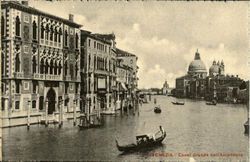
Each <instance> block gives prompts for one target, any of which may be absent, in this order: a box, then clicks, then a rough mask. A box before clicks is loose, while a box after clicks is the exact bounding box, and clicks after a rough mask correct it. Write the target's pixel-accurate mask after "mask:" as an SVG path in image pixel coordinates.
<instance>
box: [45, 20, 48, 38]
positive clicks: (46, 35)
mask: <svg viewBox="0 0 250 162" xmlns="http://www.w3.org/2000/svg"><path fill="white" fill-rule="evenodd" d="M45 39H46V40H49V25H48V24H47V25H46V36H45Z"/></svg>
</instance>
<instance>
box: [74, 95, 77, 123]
mask: <svg viewBox="0 0 250 162" xmlns="http://www.w3.org/2000/svg"><path fill="white" fill-rule="evenodd" d="M76 103H77V99H75V100H74V105H73V109H74V114H73V120H74V121H73V123H74V126H75V125H76Z"/></svg>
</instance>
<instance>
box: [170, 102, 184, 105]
mask: <svg viewBox="0 0 250 162" xmlns="http://www.w3.org/2000/svg"><path fill="white" fill-rule="evenodd" d="M172 104H174V105H184V104H185V103H184V102H172Z"/></svg>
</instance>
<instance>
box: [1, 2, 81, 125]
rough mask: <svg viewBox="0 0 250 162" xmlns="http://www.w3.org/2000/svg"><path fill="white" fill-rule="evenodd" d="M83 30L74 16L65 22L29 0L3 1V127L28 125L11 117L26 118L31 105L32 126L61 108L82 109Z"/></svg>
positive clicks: (65, 109)
mask: <svg viewBox="0 0 250 162" xmlns="http://www.w3.org/2000/svg"><path fill="white" fill-rule="evenodd" d="M80 27H81V25H79V24H77V23H74V22H73V15H69V19H68V20H67V19H63V18H60V17H57V16H54V15H51V14H48V13H45V12H41V11H39V10H37V9H35V8H32V7H29V6H28V2H27V1H26V2H25V3H23V4H22V3H18V2H13V1H8V2H5V1H3V2H2V3H1V31H2V35H1V37H2V41H1V43H2V50H1V57H2V62H1V66H2V67H1V68H2V74H1V75H2V83H1V84H2V114H3V115H2V118H3V127H4V126H11V125H15V124H24V123H22V121H21V119H20V120H19V121H18V122H17V123H14V120H13V121H12V120H11V118H15V117H18V116H19V117H21V116H22V117H25V115H26V114H27V111H28V107H29V106H30V107H31V116H33V118H32V120H31V122H38V121H37V120H38V119H37V118H36V116H37V117H40V116H41V115H44V114H45V113H47V114H48V115H55V113H57V112H58V109H59V108H60V107H62V109H63V111H64V112H70V111H72V108H73V107H74V106H76V107H77V109H79V102H80V101H79V95H80V91H79V90H80V81H81V80H80V39H79V38H80V29H79V28H80ZM7 117H8V118H10V120H5V119H7ZM40 119H41V118H40ZM40 119H39V120H40Z"/></svg>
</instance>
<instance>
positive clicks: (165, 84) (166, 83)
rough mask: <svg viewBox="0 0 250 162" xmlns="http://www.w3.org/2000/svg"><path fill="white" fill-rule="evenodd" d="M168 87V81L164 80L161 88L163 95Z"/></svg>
mask: <svg viewBox="0 0 250 162" xmlns="http://www.w3.org/2000/svg"><path fill="white" fill-rule="evenodd" d="M168 88H169V85H168V82H167V81H165V83H164V84H163V88H162V94H163V95H166V94H168V93H169V92H168Z"/></svg>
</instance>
